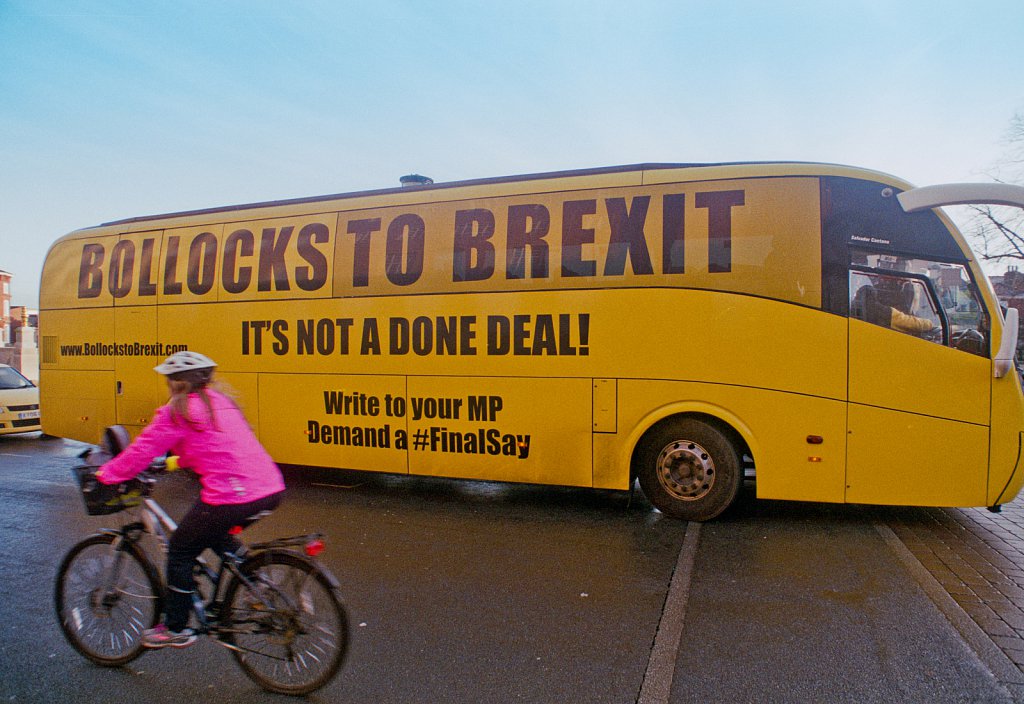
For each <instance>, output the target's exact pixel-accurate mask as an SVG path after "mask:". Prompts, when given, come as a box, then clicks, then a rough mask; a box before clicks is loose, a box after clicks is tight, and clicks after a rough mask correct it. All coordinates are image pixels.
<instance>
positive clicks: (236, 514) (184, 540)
mask: <svg viewBox="0 0 1024 704" xmlns="http://www.w3.org/2000/svg"><path fill="white" fill-rule="evenodd" d="M283 494H284V492H278V493H276V494H271V495H270V496H266V497H264V498H262V499H257V500H256V501H251V502H249V503H247V504H223V505H220V506H214V505H211V504H206V503H203V502H202V501H197V502H196V503H195V505H193V506H192V508H191V509H189V512H188V513H187V514H185V517H184V518H182V519H181V523H179V524H178V530H176V531H174V534H173V535H172V536H171V540H170V545H169V548H168V551H167V594H166V599H165V600H164V614H165V619H164V623H165V624H166V625H167V628H169V629H170V630H172V631H180V630H181V629H183V628H184V627H185V626H187V625H188V618H189V614H190V609H191V608H192V595H193V594H194V593H195V588H196V582H195V578H194V577H193V576H192V565H193V564H194V563H195V560H196V558H197V557H199V554H200V553H202V552H203V550H206V549H207V548H209V549H211V550H213V551H214V552H216V553H217V554H218V555H220V556H223V555H224V553H225V552H235V551H237V550H238V549H239V548H240V547H241V546H242V543H241V541H240V540H238V538H236V537H235V536H233V535H230V534H229V533H228V531H230V530H231V529H232V528H234V527H235V526H241V527H242V528H245V527H246V526H248V525H251V524H252V523H255V522H256V521H258V520H259V519H260V518H263V517H264V516H265V515H267V514H268V513H270V512H271V511H273V510H274V509H275V508H277V506H278V504H280V503H281V497H282V495H283Z"/></svg>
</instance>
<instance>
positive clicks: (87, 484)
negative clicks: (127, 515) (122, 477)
mask: <svg viewBox="0 0 1024 704" xmlns="http://www.w3.org/2000/svg"><path fill="white" fill-rule="evenodd" d="M97 469H99V468H98V467H90V466H88V465H83V466H81V467H75V468H74V469H73V470H72V471H73V473H74V475H75V480H76V481H77V482H78V487H79V489H81V490H82V500H83V501H85V512H86V513H87V514H89V515H90V516H105V515H107V514H110V513H117V512H118V511H124V510H125V509H128V508H132V507H133V506H138V505H139V504H141V503H142V496H143V488H144V487H143V484H142V482H141V481H139V480H138V479H129V480H128V481H126V482H121V483H120V484H104V483H102V482H101V481H99V480H98V479H97V478H96V470H97Z"/></svg>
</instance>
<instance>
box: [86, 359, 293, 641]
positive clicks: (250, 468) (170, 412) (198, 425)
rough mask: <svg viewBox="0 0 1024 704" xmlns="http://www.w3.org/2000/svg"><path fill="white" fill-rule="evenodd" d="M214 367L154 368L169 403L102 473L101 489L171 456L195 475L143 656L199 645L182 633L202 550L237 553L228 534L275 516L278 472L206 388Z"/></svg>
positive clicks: (229, 408)
mask: <svg viewBox="0 0 1024 704" xmlns="http://www.w3.org/2000/svg"><path fill="white" fill-rule="evenodd" d="M216 366H217V364H216V362H214V361H213V360H212V359H210V358H209V357H206V356H204V355H201V354H199V353H197V352H177V353H175V354H172V355H171V356H170V357H168V358H167V359H166V360H164V362H163V363H162V364H160V365H159V366H157V367H155V369H156V371H157V372H159V373H161V374H163V375H165V376H166V377H167V385H168V387H169V389H170V394H171V398H170V401H169V402H168V403H167V405H165V406H161V407H160V408H159V409H157V411H156V416H155V417H154V418H153V421H152V422H151V423H150V424H149V425H148V426H146V428H145V429H144V430H143V431H142V432H141V433H140V434H139V436H138V437H137V438H135V441H134V442H132V443H131V445H129V446H128V447H127V448H126V449H125V450H124V451H123V452H121V453H120V454H119V455H117V456H116V457H114V458H113V459H112V460H110V461H109V462H107V463H105V464H104V465H103V466H102V467H100V469H99V471H98V472H97V473H96V477H97V478H98V479H99V480H100V481H101V482H103V483H104V484H115V483H118V482H123V481H126V480H128V479H131V478H132V477H134V476H135V475H136V474H138V473H139V472H141V471H142V470H144V469H145V468H146V467H148V466H149V464H150V463H151V462H152V461H153V458H154V457H157V456H159V455H162V454H164V453H165V452H168V451H170V452H172V453H173V454H176V455H179V456H180V458H181V460H180V461H181V464H182V466H186V467H189V468H190V469H192V470H193V471H195V473H196V474H198V475H199V481H200V484H201V485H202V489H201V491H200V495H199V500H198V501H196V503H195V504H194V505H193V506H192V508H191V509H190V510H189V512H188V513H187V514H186V515H185V517H184V518H182V519H181V523H180V524H179V525H178V529H177V530H176V531H175V532H174V535H172V536H171V540H170V547H169V550H168V553H167V585H168V593H167V595H166V599H165V600H164V602H165V603H164V619H163V621H162V622H161V623H160V624H159V625H157V626H156V627H155V628H151V629H149V630H147V631H145V633H144V634H143V638H142V643H143V645H144V646H146V647H147V648H163V647H167V646H170V647H175V648H184V647H186V646H189V645H192V643H194V642H195V641H196V634H195V632H194V631H193V630H192V629H191V628H187V627H186V626H187V625H188V619H189V615H190V614H191V609H192V597H193V595H194V593H195V588H196V585H195V580H194V579H193V577H192V565H193V563H194V561H195V559H196V558H197V557H198V556H199V554H200V553H201V552H203V550H205V549H207V548H211V549H213V550H214V551H216V552H217V553H218V554H223V553H224V552H235V551H238V550H240V549H241V548H242V544H241V542H240V541H239V540H238V539H237V538H235V537H234V536H233V535H231V534H229V531H231V529H232V528H234V527H235V526H242V527H245V526H247V525H249V524H250V523H252V522H253V521H255V520H258V519H259V518H261V517H263V516H265V515H266V514H267V513H269V512H271V511H273V510H274V509H275V508H277V506H278V504H279V503H280V502H281V497H282V495H283V492H284V480H283V479H282V477H281V471H280V470H279V469H278V468H277V465H276V464H274V461H273V460H272V459H271V458H270V455H269V454H267V451H266V450H264V449H263V446H262V445H260V443H259V440H257V439H256V436H255V434H254V433H253V432H252V429H251V428H250V427H249V424H248V423H247V422H246V420H245V416H243V415H242V411H241V410H240V409H239V408H238V406H236V405H235V404H234V402H232V401H231V399H229V398H228V397H227V396H225V395H224V394H222V393H220V392H218V391H215V390H213V389H211V388H209V384H210V380H211V378H212V376H213V370H214V367H216Z"/></svg>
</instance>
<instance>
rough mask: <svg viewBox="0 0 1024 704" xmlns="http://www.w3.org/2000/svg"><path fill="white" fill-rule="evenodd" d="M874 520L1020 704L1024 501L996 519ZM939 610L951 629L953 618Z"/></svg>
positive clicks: (904, 515)
mask: <svg viewBox="0 0 1024 704" xmlns="http://www.w3.org/2000/svg"><path fill="white" fill-rule="evenodd" d="M876 515H877V517H878V520H879V521H882V522H884V524H885V525H886V526H888V527H889V528H890V529H891V530H892V531H893V533H894V534H895V535H896V536H897V537H898V538H899V540H900V541H901V542H902V544H903V545H904V546H905V547H906V549H907V550H908V551H909V553H910V554H911V555H912V556H913V558H914V559H915V560H916V561H917V563H918V564H919V565H920V567H921V568H922V570H923V571H924V572H925V573H927V575H928V576H929V577H930V578H931V579H932V580H933V582H934V584H935V585H938V587H939V588H940V589H941V591H940V592H939V594H938V595H937V596H934V595H933V600H935V601H936V603H937V604H938V605H939V606H940V609H942V603H941V602H942V601H943V599H942V594H941V592H944V593H945V595H947V597H948V600H949V602H952V603H953V604H955V608H956V609H959V610H960V612H961V614H963V615H966V617H967V618H968V619H969V623H970V624H973V627H974V629H976V630H974V629H972V628H971V626H967V627H966V628H964V627H963V626H962V625H961V626H958V628H960V630H961V633H962V634H963V635H964V637H965V640H967V641H968V642H970V643H971V645H972V647H974V649H975V650H976V651H979V655H981V656H982V658H983V659H984V660H986V661H987V662H988V663H989V666H990V669H991V670H992V671H993V673H994V674H995V675H996V677H997V679H999V680H1000V682H1001V683H1002V684H1003V685H1004V686H1005V687H1006V688H1007V689H1008V690H1009V691H1010V692H1011V693H1012V694H1013V695H1014V697H1015V699H1016V700H1017V701H1018V702H1024V497H1019V498H1017V499H1016V500H1015V501H1013V502H1011V503H1010V504H1007V505H1005V506H1003V507H1002V512H1001V513H992V512H989V511H987V510H986V509H950V508H910V509H908V508H900V509H877V510H876ZM943 611H944V613H946V615H947V617H948V618H950V620H951V621H952V622H953V623H954V625H957V614H956V613H955V611H952V612H950V611H948V610H947V609H943ZM965 631H966V632H965ZM972 631H973V633H972ZM979 632H980V634H981V635H979ZM985 639H987V641H988V643H986V642H985ZM993 646H994V647H993ZM993 650H997V651H998V653H999V654H1001V656H1002V657H1000V656H999V655H997V654H994V653H993V652H992V651H993ZM986 651H987V652H988V653H989V654H988V655H986V654H985V653H986Z"/></svg>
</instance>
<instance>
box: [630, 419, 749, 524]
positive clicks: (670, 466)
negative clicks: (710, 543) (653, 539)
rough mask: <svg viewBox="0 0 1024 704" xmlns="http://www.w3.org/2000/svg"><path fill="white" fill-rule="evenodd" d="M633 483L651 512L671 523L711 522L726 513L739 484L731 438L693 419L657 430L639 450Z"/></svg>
mask: <svg viewBox="0 0 1024 704" xmlns="http://www.w3.org/2000/svg"><path fill="white" fill-rule="evenodd" d="M636 460H637V468H636V469H637V478H638V479H639V480H640V488H641V489H643V492H644V495H645V496H646V497H647V499H648V500H649V501H650V502H651V503H652V504H654V507H655V508H657V509H658V510H659V511H661V512H662V513H664V514H665V515H666V516H671V517H672V518H680V519H683V520H687V521H709V520H711V519H712V518H715V517H716V516H718V515H720V514H721V513H722V512H723V511H725V509H727V508H729V506H730V504H732V502H733V500H734V499H735V498H736V494H737V493H738V492H739V488H740V484H741V483H742V480H743V465H742V463H741V461H740V454H739V452H738V451H737V449H736V447H735V445H734V444H733V443H732V442H731V441H730V439H729V437H728V436H727V435H726V434H725V433H723V432H722V431H721V430H719V429H718V428H717V427H715V426H714V425H712V424H710V423H708V422H706V421H703V420H700V419H697V418H677V419H672V420H669V421H666V422H663V423H661V424H660V425H657V426H655V427H654V428H653V429H652V430H650V431H649V432H648V434H647V435H646V436H645V437H644V439H643V440H642V442H641V444H640V446H639V447H638V448H637V456H636Z"/></svg>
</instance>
